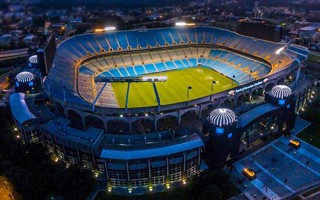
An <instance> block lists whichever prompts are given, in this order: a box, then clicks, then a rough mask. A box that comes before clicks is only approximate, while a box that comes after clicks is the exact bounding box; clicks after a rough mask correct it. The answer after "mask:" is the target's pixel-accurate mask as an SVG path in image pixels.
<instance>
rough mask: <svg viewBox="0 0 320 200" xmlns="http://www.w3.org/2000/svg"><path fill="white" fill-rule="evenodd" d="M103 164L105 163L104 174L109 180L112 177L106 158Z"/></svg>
mask: <svg viewBox="0 0 320 200" xmlns="http://www.w3.org/2000/svg"><path fill="white" fill-rule="evenodd" d="M103 165H104V176H105V177H106V179H107V181H108V180H109V178H110V177H109V172H108V165H107V161H106V160H104V162H103Z"/></svg>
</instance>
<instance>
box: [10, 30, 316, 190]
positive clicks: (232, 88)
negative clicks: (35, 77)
mask: <svg viewBox="0 0 320 200" xmlns="http://www.w3.org/2000/svg"><path fill="white" fill-rule="evenodd" d="M308 54H309V52H308V50H307V49H305V48H303V47H300V46H296V45H291V44H283V43H273V42H268V41H264V40H259V39H256V38H251V37H246V36H242V35H239V34H237V33H234V32H231V31H227V30H223V29H219V28H214V27H188V28H187V27H180V28H162V29H150V30H130V31H111V32H105V33H94V34H84V35H77V36H74V37H71V38H69V39H67V40H65V41H64V42H62V43H61V44H60V45H59V47H58V48H57V53H56V55H55V58H54V62H53V67H52V68H51V69H50V71H49V74H48V75H47V76H46V75H44V76H39V77H44V78H43V79H42V80H41V83H43V85H42V87H40V88H43V89H44V91H43V92H44V93H42V91H41V92H39V94H37V95H28V94H22V93H15V94H12V98H10V106H11V110H12V113H13V115H14V118H15V122H16V125H17V128H18V129H19V130H20V134H21V138H22V140H23V142H24V143H29V142H39V143H42V144H43V145H45V146H46V147H47V148H48V151H49V152H51V153H52V154H53V157H54V158H55V161H59V160H62V161H63V162H65V163H66V166H69V165H79V166H81V167H84V168H87V169H90V170H92V171H93V172H94V174H95V176H96V177H97V179H101V180H103V181H105V185H106V190H107V191H109V192H113V193H120V194H141V191H142V193H147V192H152V191H164V190H166V189H170V187H171V186H174V185H180V184H186V183H187V181H188V180H189V179H190V178H191V177H192V176H194V175H196V174H199V173H200V172H201V171H202V170H205V169H207V168H208V167H221V166H223V165H224V163H225V162H226V160H227V159H230V158H231V159H237V158H238V157H239V153H240V152H244V151H246V150H247V149H248V148H250V145H251V144H253V143H254V142H255V141H263V140H262V139H263V138H267V137H269V136H272V137H278V136H280V135H281V134H283V133H286V132H287V131H288V130H290V129H291V127H292V126H293V125H294V119H295V113H296V112H298V111H299V109H300V108H301V106H303V104H304V102H306V100H308V99H309V97H310V94H311V93H312V86H311V85H310V84H305V87H306V88H305V90H304V91H302V92H301V93H298V94H294V91H292V89H291V88H290V87H288V86H287V85H282V84H288V80H289V79H288V77H296V80H298V79H299V77H300V71H301V67H302V66H303V65H304V61H305V60H306V58H307V57H308ZM36 70H37V69H36V67H35V69H34V70H33V71H36ZM29 71H32V70H29ZM43 94H44V96H42V95H43ZM295 95H297V98H296V97H295ZM253 96H259V98H260V99H263V100H262V101H260V102H257V101H256V103H255V104H251V105H250V107H247V106H246V107H245V109H243V107H241V103H239V102H242V101H247V102H250V101H251V100H252V97H253ZM40 97H41V98H40ZM42 99H44V100H42ZM35 102H37V105H35ZM19 110H20V111H21V110H22V111H23V114H21V112H19ZM240 110H241V112H240Z"/></svg>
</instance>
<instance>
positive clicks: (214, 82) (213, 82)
mask: <svg viewBox="0 0 320 200" xmlns="http://www.w3.org/2000/svg"><path fill="white" fill-rule="evenodd" d="M216 83H217V82H216V81H212V83H211V96H210V101H212V95H213V85H214V84H216Z"/></svg>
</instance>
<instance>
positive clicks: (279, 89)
mask: <svg viewBox="0 0 320 200" xmlns="http://www.w3.org/2000/svg"><path fill="white" fill-rule="evenodd" d="M271 94H272V96H274V97H276V98H279V99H283V98H285V97H288V96H290V95H291V94H292V91H291V88H289V87H288V86H286V85H277V86H275V87H273V88H272V89H271Z"/></svg>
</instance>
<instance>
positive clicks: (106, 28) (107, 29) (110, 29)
mask: <svg viewBox="0 0 320 200" xmlns="http://www.w3.org/2000/svg"><path fill="white" fill-rule="evenodd" d="M104 30H105V31H114V30H116V27H115V26H107V27H105V28H104Z"/></svg>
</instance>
